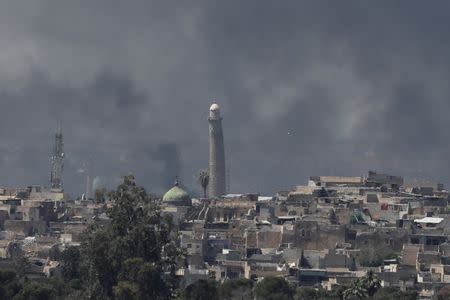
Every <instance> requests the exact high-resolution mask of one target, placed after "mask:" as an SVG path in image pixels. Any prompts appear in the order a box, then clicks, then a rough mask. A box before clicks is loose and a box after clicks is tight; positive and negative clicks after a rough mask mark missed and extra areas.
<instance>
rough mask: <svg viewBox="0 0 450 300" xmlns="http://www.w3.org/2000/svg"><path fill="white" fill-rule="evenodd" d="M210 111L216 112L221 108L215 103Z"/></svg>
mask: <svg viewBox="0 0 450 300" xmlns="http://www.w3.org/2000/svg"><path fill="white" fill-rule="evenodd" d="M209 110H211V111H214V110H220V106H219V104H217V103H213V104H212V105H211V107H210V108H209Z"/></svg>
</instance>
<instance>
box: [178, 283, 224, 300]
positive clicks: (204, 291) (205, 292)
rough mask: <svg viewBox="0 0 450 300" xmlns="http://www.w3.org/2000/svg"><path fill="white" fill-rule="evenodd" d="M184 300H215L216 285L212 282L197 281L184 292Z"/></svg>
mask: <svg viewBox="0 0 450 300" xmlns="http://www.w3.org/2000/svg"><path fill="white" fill-rule="evenodd" d="M184 299H185V300H212V299H217V283H216V282H215V281H214V280H204V279H200V280H199V281H197V282H195V283H193V284H191V285H189V286H188V287H187V288H186V290H185V292H184Z"/></svg>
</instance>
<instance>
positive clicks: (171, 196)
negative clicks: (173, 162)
mask: <svg viewBox="0 0 450 300" xmlns="http://www.w3.org/2000/svg"><path fill="white" fill-rule="evenodd" d="M163 202H164V203H167V204H170V205H180V206H190V205H191V196H189V194H188V193H187V192H186V191H185V190H183V189H182V188H180V187H179V186H178V184H175V186H174V187H173V188H171V189H170V190H168V191H167V193H165V194H164V196H163Z"/></svg>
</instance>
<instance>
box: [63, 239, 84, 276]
mask: <svg viewBox="0 0 450 300" xmlns="http://www.w3.org/2000/svg"><path fill="white" fill-rule="evenodd" d="M61 258H62V259H61V262H62V268H61V272H62V276H63V278H64V280H65V281H70V280H73V279H78V278H80V261H81V256H80V250H79V249H78V247H74V246H70V247H68V248H67V249H66V250H64V251H63V252H62V254H61Z"/></svg>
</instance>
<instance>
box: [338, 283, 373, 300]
mask: <svg viewBox="0 0 450 300" xmlns="http://www.w3.org/2000/svg"><path fill="white" fill-rule="evenodd" d="M343 296H344V297H343V298H344V300H360V299H366V298H367V297H368V295H367V290H366V289H365V288H364V287H363V286H362V284H361V281H360V280H354V281H353V282H352V284H351V285H350V286H349V287H348V288H347V289H346V290H345V291H344V293H343Z"/></svg>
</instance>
